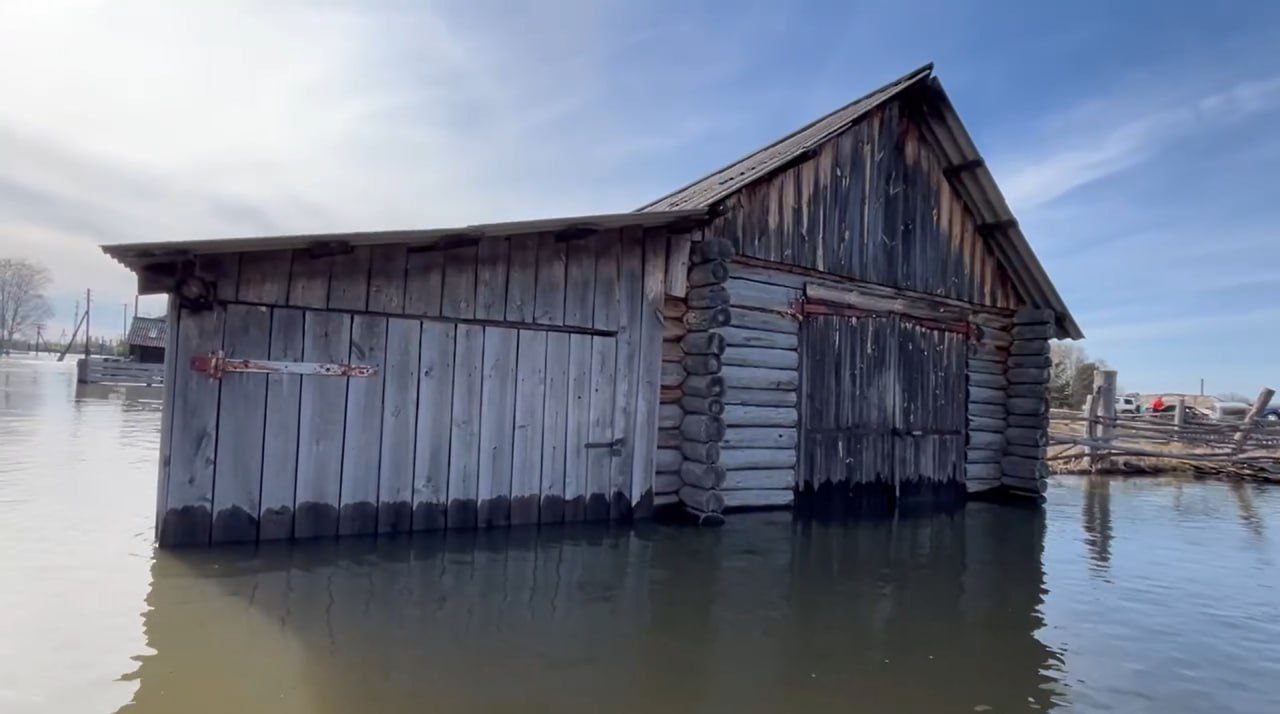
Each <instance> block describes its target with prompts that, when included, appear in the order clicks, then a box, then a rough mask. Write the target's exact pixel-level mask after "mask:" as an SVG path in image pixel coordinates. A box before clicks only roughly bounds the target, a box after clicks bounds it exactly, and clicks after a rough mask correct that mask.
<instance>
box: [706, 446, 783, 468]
mask: <svg viewBox="0 0 1280 714" xmlns="http://www.w3.org/2000/svg"><path fill="white" fill-rule="evenodd" d="M720 465H721V466H723V467H725V468H726V469H729V470H735V469H789V468H794V467H795V465H796V452H795V449H729V448H724V449H722V450H721V452H720Z"/></svg>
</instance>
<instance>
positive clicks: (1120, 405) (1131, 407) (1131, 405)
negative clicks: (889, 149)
mask: <svg viewBox="0 0 1280 714" xmlns="http://www.w3.org/2000/svg"><path fill="white" fill-rule="evenodd" d="M1137 413H1138V400H1137V399H1134V398H1133V397H1116V414H1137Z"/></svg>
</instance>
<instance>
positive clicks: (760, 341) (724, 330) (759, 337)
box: [716, 322, 799, 350]
mask: <svg viewBox="0 0 1280 714" xmlns="http://www.w3.org/2000/svg"><path fill="white" fill-rule="evenodd" d="M716 333H718V334H719V335H721V336H722V337H724V341H725V344H726V345H728V346H730V347H765V348H768V349H776V350H796V349H797V348H798V345H799V338H798V337H797V336H796V334H795V333H786V332H767V331H765V330H755V329H751V328H746V327H736V326H734V325H733V323H732V322H731V323H730V326H729V327H720V328H716Z"/></svg>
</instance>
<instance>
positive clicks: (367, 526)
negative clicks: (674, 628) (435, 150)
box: [157, 229, 681, 546]
mask: <svg viewBox="0 0 1280 714" xmlns="http://www.w3.org/2000/svg"><path fill="white" fill-rule="evenodd" d="M680 240H681V239H679V238H677V239H676V240H675V242H676V244H677V245H679V243H680ZM667 255H668V236H667V235H666V233H665V232H662V231H653V232H643V233H642V232H641V231H640V230H639V229H621V230H615V231H608V232H603V233H599V234H596V235H594V236H591V237H589V238H578V239H571V240H566V239H563V238H559V237H557V236H554V235H550V234H546V235H524V236H514V237H510V238H484V239H482V240H480V241H478V242H477V241H474V240H472V241H469V242H462V243H456V242H455V243H454V244H453V245H451V246H448V245H446V246H437V247H431V248H421V249H420V248H411V247H406V246H404V245H383V246H364V247H358V248H355V249H354V250H351V251H350V252H347V253H344V254H340V255H323V254H317V253H314V252H311V251H307V250H296V251H294V250H288V251H264V252H252V253H244V254H225V255H216V256H201V257H200V259H199V263H198V264H197V274H198V275H199V276H201V277H203V278H205V279H206V280H208V281H209V284H210V286H211V291H212V292H213V294H214V295H213V297H214V298H215V299H214V301H213V304H212V307H203V306H194V305H191V306H187V307H182V306H180V305H179V304H178V301H173V304H172V307H171V310H170V321H171V322H170V324H171V328H170V334H171V335H172V336H173V337H172V339H173V342H174V344H173V346H172V348H171V349H169V350H168V351H167V356H168V364H167V365H166V369H167V370H168V373H169V376H170V377H171V378H170V379H168V380H166V390H168V395H167V396H168V397H169V399H167V400H166V415H165V424H164V432H165V433H164V435H163V436H162V440H163V447H162V451H163V452H164V458H163V460H162V467H161V473H160V488H159V504H158V509H157V510H158V513H157V530H158V537H159V540H160V543H161V545H164V546H172V545H186V544H207V543H211V542H214V543H219V542H232V541H253V540H268V539H277V538H302V537H313V536H333V535H340V534H341V535H347V534H361V533H375V532H382V533H391V532H403V531H409V530H433V529H440V528H472V527H484V526H502V525H507V524H525V523H539V522H542V523H547V522H561V521H575V520H584V519H592V520H610V519H612V520H625V519H629V518H632V517H645V516H647V515H648V514H649V512H650V510H651V509H652V506H653V494H654V491H655V487H656V484H655V482H654V474H655V472H658V473H661V470H660V467H659V465H658V462H659V461H663V463H662V465H663V466H665V465H666V461H665V460H664V459H667V458H669V453H670V452H669V449H664V448H660V446H661V444H663V443H666V442H664V441H663V438H664V437H663V434H660V433H659V421H660V420H663V419H669V418H670V415H669V413H668V405H666V404H660V398H661V396H662V395H661V389H662V384H663V383H664V380H666V379H668V376H667V375H666V374H665V372H664V363H663V362H662V360H661V352H662V345H663V339H664V330H665V327H666V326H665V325H664V319H663V315H662V311H663V305H664V302H663V298H664V294H665V292H666V282H667V277H668V271H667ZM219 350H221V351H223V352H224V353H225V354H226V356H227V357H229V358H231V357H234V358H248V359H271V360H279V361H285V362H333V363H353V364H364V365H370V366H373V367H375V368H376V371H375V372H374V373H373V375H372V376H369V377H335V376H321V375H299V374H279V373H276V374H249V373H243V372H228V373H226V374H224V375H223V376H222V378H221V379H213V378H211V377H209V376H208V375H206V374H203V373H200V372H196V371H193V370H192V369H191V368H190V367H189V362H190V360H191V358H192V357H198V356H206V355H209V354H210V353H213V352H217V351H219ZM677 408H678V407H677ZM676 426H678V423H677V424H676Z"/></svg>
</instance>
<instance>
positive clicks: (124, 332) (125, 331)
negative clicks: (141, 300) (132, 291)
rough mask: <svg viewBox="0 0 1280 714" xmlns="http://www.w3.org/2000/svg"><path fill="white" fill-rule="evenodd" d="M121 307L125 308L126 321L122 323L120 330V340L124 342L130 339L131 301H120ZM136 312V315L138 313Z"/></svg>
mask: <svg viewBox="0 0 1280 714" xmlns="http://www.w3.org/2000/svg"><path fill="white" fill-rule="evenodd" d="M120 307H121V308H123V310H124V322H122V323H120V324H121V326H122V328H121V330H120V341H121V342H124V341H125V340H127V339H129V303H127V302H122V303H120ZM134 314H135V315H136V314H137V313H134Z"/></svg>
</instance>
